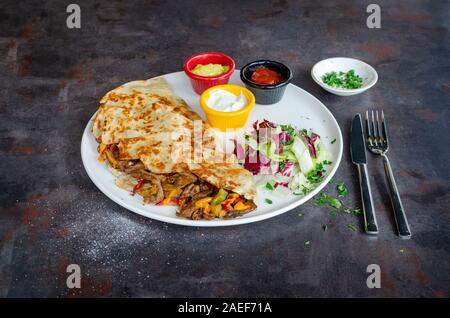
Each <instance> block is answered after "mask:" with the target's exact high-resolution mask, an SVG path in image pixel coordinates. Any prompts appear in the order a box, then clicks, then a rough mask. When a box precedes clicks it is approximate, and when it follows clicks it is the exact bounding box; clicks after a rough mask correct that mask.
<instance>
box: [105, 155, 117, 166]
mask: <svg viewBox="0 0 450 318" xmlns="http://www.w3.org/2000/svg"><path fill="white" fill-rule="evenodd" d="M106 157H108V161H109V163H110V164H111V165H112V166H113V168H115V167H116V166H117V161H116V159H114V158H113V156H112V155H111V153H110V152H109V151H107V152H106Z"/></svg>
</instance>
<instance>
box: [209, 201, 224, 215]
mask: <svg viewBox="0 0 450 318" xmlns="http://www.w3.org/2000/svg"><path fill="white" fill-rule="evenodd" d="M223 211H224V210H223V209H222V206H221V205H220V204H217V205H211V212H212V213H213V214H214V216H216V217H220V216H221V215H222V213H223Z"/></svg>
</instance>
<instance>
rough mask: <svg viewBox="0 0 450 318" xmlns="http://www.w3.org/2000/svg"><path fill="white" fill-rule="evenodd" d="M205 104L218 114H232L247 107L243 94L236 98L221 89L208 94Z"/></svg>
mask: <svg viewBox="0 0 450 318" xmlns="http://www.w3.org/2000/svg"><path fill="white" fill-rule="evenodd" d="M206 104H207V105H208V106H209V107H211V108H212V109H215V110H218V111H220V112H234V111H237V110H240V109H242V108H244V107H245V106H246V105H247V99H246V98H245V96H244V94H242V92H241V95H239V96H236V95H234V94H232V93H230V92H228V91H226V90H223V89H215V90H213V91H211V93H210V94H209V98H208V100H207V101H206Z"/></svg>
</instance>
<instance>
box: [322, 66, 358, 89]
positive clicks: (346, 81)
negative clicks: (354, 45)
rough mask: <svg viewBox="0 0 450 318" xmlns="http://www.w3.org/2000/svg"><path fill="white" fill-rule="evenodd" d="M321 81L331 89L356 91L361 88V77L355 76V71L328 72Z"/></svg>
mask: <svg viewBox="0 0 450 318" xmlns="http://www.w3.org/2000/svg"><path fill="white" fill-rule="evenodd" d="M321 79H322V81H323V82H324V83H325V84H327V85H328V86H331V87H336V88H344V89H356V88H360V87H361V86H362V82H363V80H362V78H361V76H359V75H357V74H355V70H350V71H348V72H347V73H345V72H342V71H341V72H339V73H336V72H334V71H333V72H329V73H326V74H325V75H323V76H322V77H321Z"/></svg>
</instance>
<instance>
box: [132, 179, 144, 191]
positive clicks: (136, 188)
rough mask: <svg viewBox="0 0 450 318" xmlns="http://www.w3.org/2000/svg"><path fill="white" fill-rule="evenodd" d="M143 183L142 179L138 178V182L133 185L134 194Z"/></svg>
mask: <svg viewBox="0 0 450 318" xmlns="http://www.w3.org/2000/svg"><path fill="white" fill-rule="evenodd" d="M143 184H144V179H138V183H137V184H136V185H135V186H134V187H133V194H135V193H136V192H137V191H138V190H139V189H140V188H142V185H143Z"/></svg>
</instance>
